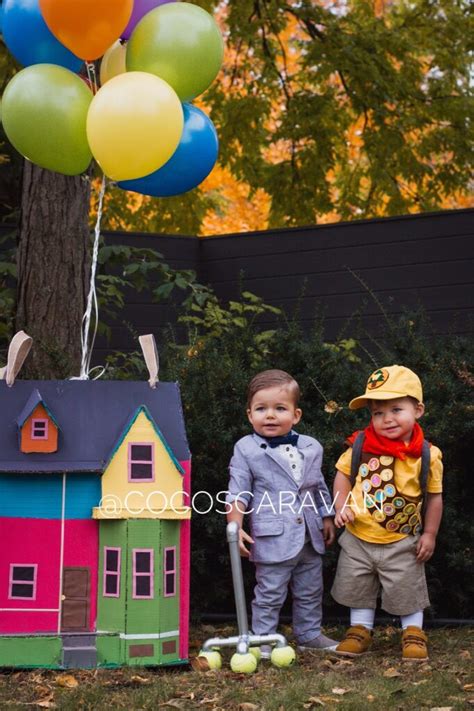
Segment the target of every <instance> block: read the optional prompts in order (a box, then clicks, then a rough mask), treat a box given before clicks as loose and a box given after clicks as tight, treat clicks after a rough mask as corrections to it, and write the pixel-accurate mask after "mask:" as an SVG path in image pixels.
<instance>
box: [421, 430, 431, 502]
mask: <svg viewBox="0 0 474 711" xmlns="http://www.w3.org/2000/svg"><path fill="white" fill-rule="evenodd" d="M430 464H431V455H430V445H429V442H427V441H426V439H424V440H423V445H422V448H421V472H420V489H421V495H422V496H423V497H424V496H425V494H426V485H427V482H428V474H429V473H430Z"/></svg>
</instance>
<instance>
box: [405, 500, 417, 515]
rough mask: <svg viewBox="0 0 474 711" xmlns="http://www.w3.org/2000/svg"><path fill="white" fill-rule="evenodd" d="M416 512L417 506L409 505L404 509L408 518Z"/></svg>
mask: <svg viewBox="0 0 474 711" xmlns="http://www.w3.org/2000/svg"><path fill="white" fill-rule="evenodd" d="M415 511H416V504H413V503H409V504H407V505H406V506H405V508H404V509H403V513H405V514H406V515H407V516H411V514H412V513H414V512H415Z"/></svg>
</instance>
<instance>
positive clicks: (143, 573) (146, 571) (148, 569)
mask: <svg viewBox="0 0 474 711" xmlns="http://www.w3.org/2000/svg"><path fill="white" fill-rule="evenodd" d="M153 574H154V570H153V549H150V548H135V549H134V550H133V597H134V598H139V599H143V600H144V599H150V598H152V597H153Z"/></svg>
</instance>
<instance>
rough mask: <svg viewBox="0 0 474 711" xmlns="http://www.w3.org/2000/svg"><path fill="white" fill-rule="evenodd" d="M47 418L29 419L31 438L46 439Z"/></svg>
mask: <svg viewBox="0 0 474 711" xmlns="http://www.w3.org/2000/svg"><path fill="white" fill-rule="evenodd" d="M48 424H49V423H48V420H31V439H48Z"/></svg>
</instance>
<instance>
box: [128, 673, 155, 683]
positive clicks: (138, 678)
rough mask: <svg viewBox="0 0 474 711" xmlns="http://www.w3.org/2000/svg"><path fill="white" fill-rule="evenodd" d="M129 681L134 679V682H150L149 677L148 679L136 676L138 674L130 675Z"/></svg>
mask: <svg viewBox="0 0 474 711" xmlns="http://www.w3.org/2000/svg"><path fill="white" fill-rule="evenodd" d="M130 681H134V682H135V684H151V679H148V678H147V677H145V676H138V674H135V675H134V676H131V677H130Z"/></svg>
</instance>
